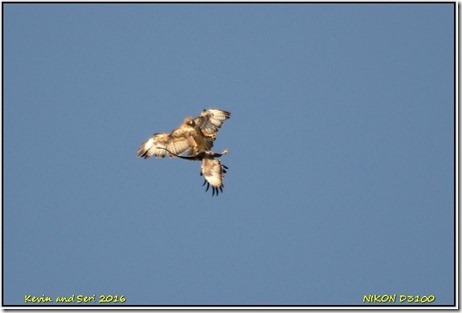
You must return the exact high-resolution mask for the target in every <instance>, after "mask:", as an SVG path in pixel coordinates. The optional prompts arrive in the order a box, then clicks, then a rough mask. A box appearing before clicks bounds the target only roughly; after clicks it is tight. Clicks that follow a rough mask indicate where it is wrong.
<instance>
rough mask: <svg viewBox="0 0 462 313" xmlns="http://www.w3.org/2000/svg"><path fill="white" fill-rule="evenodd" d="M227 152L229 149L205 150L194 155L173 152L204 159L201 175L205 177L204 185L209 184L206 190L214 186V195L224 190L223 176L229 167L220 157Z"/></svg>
mask: <svg viewBox="0 0 462 313" xmlns="http://www.w3.org/2000/svg"><path fill="white" fill-rule="evenodd" d="M169 153H171V152H169ZM227 153H228V149H225V150H223V152H222V153H216V152H212V151H203V152H200V153H198V154H196V155H194V156H184V155H177V154H174V153H171V154H173V155H174V156H176V157H179V158H181V159H185V160H191V161H202V164H201V173H200V174H201V176H203V177H204V183H203V184H202V186H204V185H205V184H207V188H206V189H205V191H206V192H207V191H208V190H209V188H210V186H212V196H214V195H218V194H219V193H220V191H221V192H223V187H224V185H223V177H225V174H226V170H227V169H228V167H227V166H226V165H224V164H222V163H221V162H220V160H219V159H218V158H219V157H221V156H222V155H225V154H227Z"/></svg>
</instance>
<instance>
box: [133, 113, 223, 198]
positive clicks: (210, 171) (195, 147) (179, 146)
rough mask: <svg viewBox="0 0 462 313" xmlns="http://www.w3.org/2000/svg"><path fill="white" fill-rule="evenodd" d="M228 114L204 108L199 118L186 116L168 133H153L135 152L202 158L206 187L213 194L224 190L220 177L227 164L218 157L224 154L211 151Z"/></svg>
mask: <svg viewBox="0 0 462 313" xmlns="http://www.w3.org/2000/svg"><path fill="white" fill-rule="evenodd" d="M230 117H231V113H229V112H227V111H223V110H220V109H208V110H205V109H204V110H203V111H202V112H201V114H200V115H199V116H198V117H195V118H193V117H190V116H188V117H186V118H185V119H184V121H183V123H182V124H181V125H180V126H178V127H177V128H175V129H174V130H172V131H171V132H170V133H155V134H154V136H153V137H151V138H149V139H148V140H147V141H145V142H144V143H143V144H142V145H141V146H140V148H139V149H138V152H137V155H138V156H139V157H142V158H145V159H146V158H149V157H152V156H154V157H157V158H164V157H165V156H166V155H168V156H169V157H170V158H173V157H178V158H182V159H188V160H196V161H202V165H201V175H202V176H204V178H205V182H204V185H205V184H207V189H206V191H207V190H208V189H209V187H210V186H212V196H213V195H218V193H219V191H223V177H224V174H225V173H226V169H227V167H226V166H225V165H223V164H221V162H220V160H219V159H218V158H219V157H221V156H222V155H223V154H226V153H227V152H228V150H227V149H226V150H225V151H223V152H222V153H215V152H212V151H211V149H212V147H213V142H214V141H215V139H216V137H217V135H218V131H219V129H220V128H221V126H222V125H223V122H224V121H225V120H227V119H229V118H230Z"/></svg>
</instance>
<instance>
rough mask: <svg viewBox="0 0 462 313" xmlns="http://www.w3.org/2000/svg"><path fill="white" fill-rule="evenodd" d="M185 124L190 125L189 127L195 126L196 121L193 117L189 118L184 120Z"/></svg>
mask: <svg viewBox="0 0 462 313" xmlns="http://www.w3.org/2000/svg"><path fill="white" fill-rule="evenodd" d="M183 124H185V125H189V126H194V125H195V123H194V119H193V118H192V117H191V116H188V117H186V118H185V119H184V121H183Z"/></svg>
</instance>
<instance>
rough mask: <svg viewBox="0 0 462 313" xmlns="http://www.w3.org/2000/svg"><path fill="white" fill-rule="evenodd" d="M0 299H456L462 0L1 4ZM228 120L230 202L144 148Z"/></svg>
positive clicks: (192, 166)
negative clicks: (210, 119)
mask: <svg viewBox="0 0 462 313" xmlns="http://www.w3.org/2000/svg"><path fill="white" fill-rule="evenodd" d="M3 10H4V11H3V14H4V15H3V17H4V20H3V23H4V24H3V26H4V28H3V32H4V50H3V51H4V68H3V69H4V103H3V110H4V111H3V113H4V121H3V122H4V124H3V136H4V146H3V157H4V159H3V162H4V163H3V166H4V167H3V171H4V172H3V175H4V187H3V188H4V194H3V196H4V199H3V201H4V207H3V214H4V215H3V218H4V220H3V221H4V228H3V240H4V246H3V249H4V264H3V266H4V290H3V292H4V298H3V301H4V304H6V305H17V304H24V296H25V295H28V294H30V295H35V296H41V295H45V296H50V297H51V298H52V299H55V298H56V297H58V296H71V295H73V294H74V295H79V294H81V295H90V296H92V295H96V297H98V296H99V295H105V294H113V295H124V296H125V298H126V302H125V303H124V304H126V305H289V304H290V305H361V304H363V302H362V301H363V296H364V295H365V294H395V293H396V294H398V295H399V294H410V295H434V296H435V297H436V300H435V301H434V302H433V304H436V305H448V304H453V300H454V298H453V296H454V290H453V288H454V263H453V260H454V229H453V225H454V66H455V65H454V21H453V18H454V4H452V3H441V4H343V5H339V4H287V5H284V4H139V5H134V4H130V5H129V4H112V5H109V4H98V5H97V4H67V5H64V4H3ZM211 107H217V108H222V109H225V110H227V111H230V112H231V114H232V117H231V119H230V120H228V121H226V123H225V124H224V126H223V128H222V129H221V132H220V135H219V137H218V139H217V140H216V142H215V147H214V148H215V150H216V151H221V150H223V149H224V148H229V150H230V153H229V154H228V155H225V156H223V157H222V162H223V163H224V164H225V165H227V166H228V167H229V171H228V174H227V176H226V177H225V182H224V183H225V189H224V193H223V194H221V195H220V196H219V197H213V198H212V197H211V193H205V192H204V188H203V187H202V186H201V185H202V178H201V177H200V176H199V171H200V164H199V163H195V162H189V161H184V160H178V159H162V160H159V159H148V160H143V159H140V158H136V151H137V149H138V147H139V145H140V144H141V143H142V142H143V141H145V140H146V139H147V138H149V137H150V136H151V135H152V134H153V133H155V132H168V131H170V130H172V129H173V128H175V127H176V126H178V125H179V124H180V123H181V121H182V120H183V118H184V117H185V116H188V115H193V116H194V115H197V114H199V113H200V111H201V110H202V109H204V108H211Z"/></svg>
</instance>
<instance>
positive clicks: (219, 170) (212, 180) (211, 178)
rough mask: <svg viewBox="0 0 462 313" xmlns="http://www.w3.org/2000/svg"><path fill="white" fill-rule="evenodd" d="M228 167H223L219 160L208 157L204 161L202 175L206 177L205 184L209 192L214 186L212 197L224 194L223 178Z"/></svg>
mask: <svg viewBox="0 0 462 313" xmlns="http://www.w3.org/2000/svg"><path fill="white" fill-rule="evenodd" d="M227 169H228V167H227V166H226V165H223V164H222V163H221V162H220V160H219V159H218V158H215V157H214V156H209V155H207V156H206V157H204V158H203V159H202V165H201V175H202V176H204V179H205V180H204V184H203V185H207V189H206V190H205V191H208V190H209V188H210V186H212V196H214V195H218V194H219V193H220V192H223V187H224V185H223V177H225V174H226V170H227Z"/></svg>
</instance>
